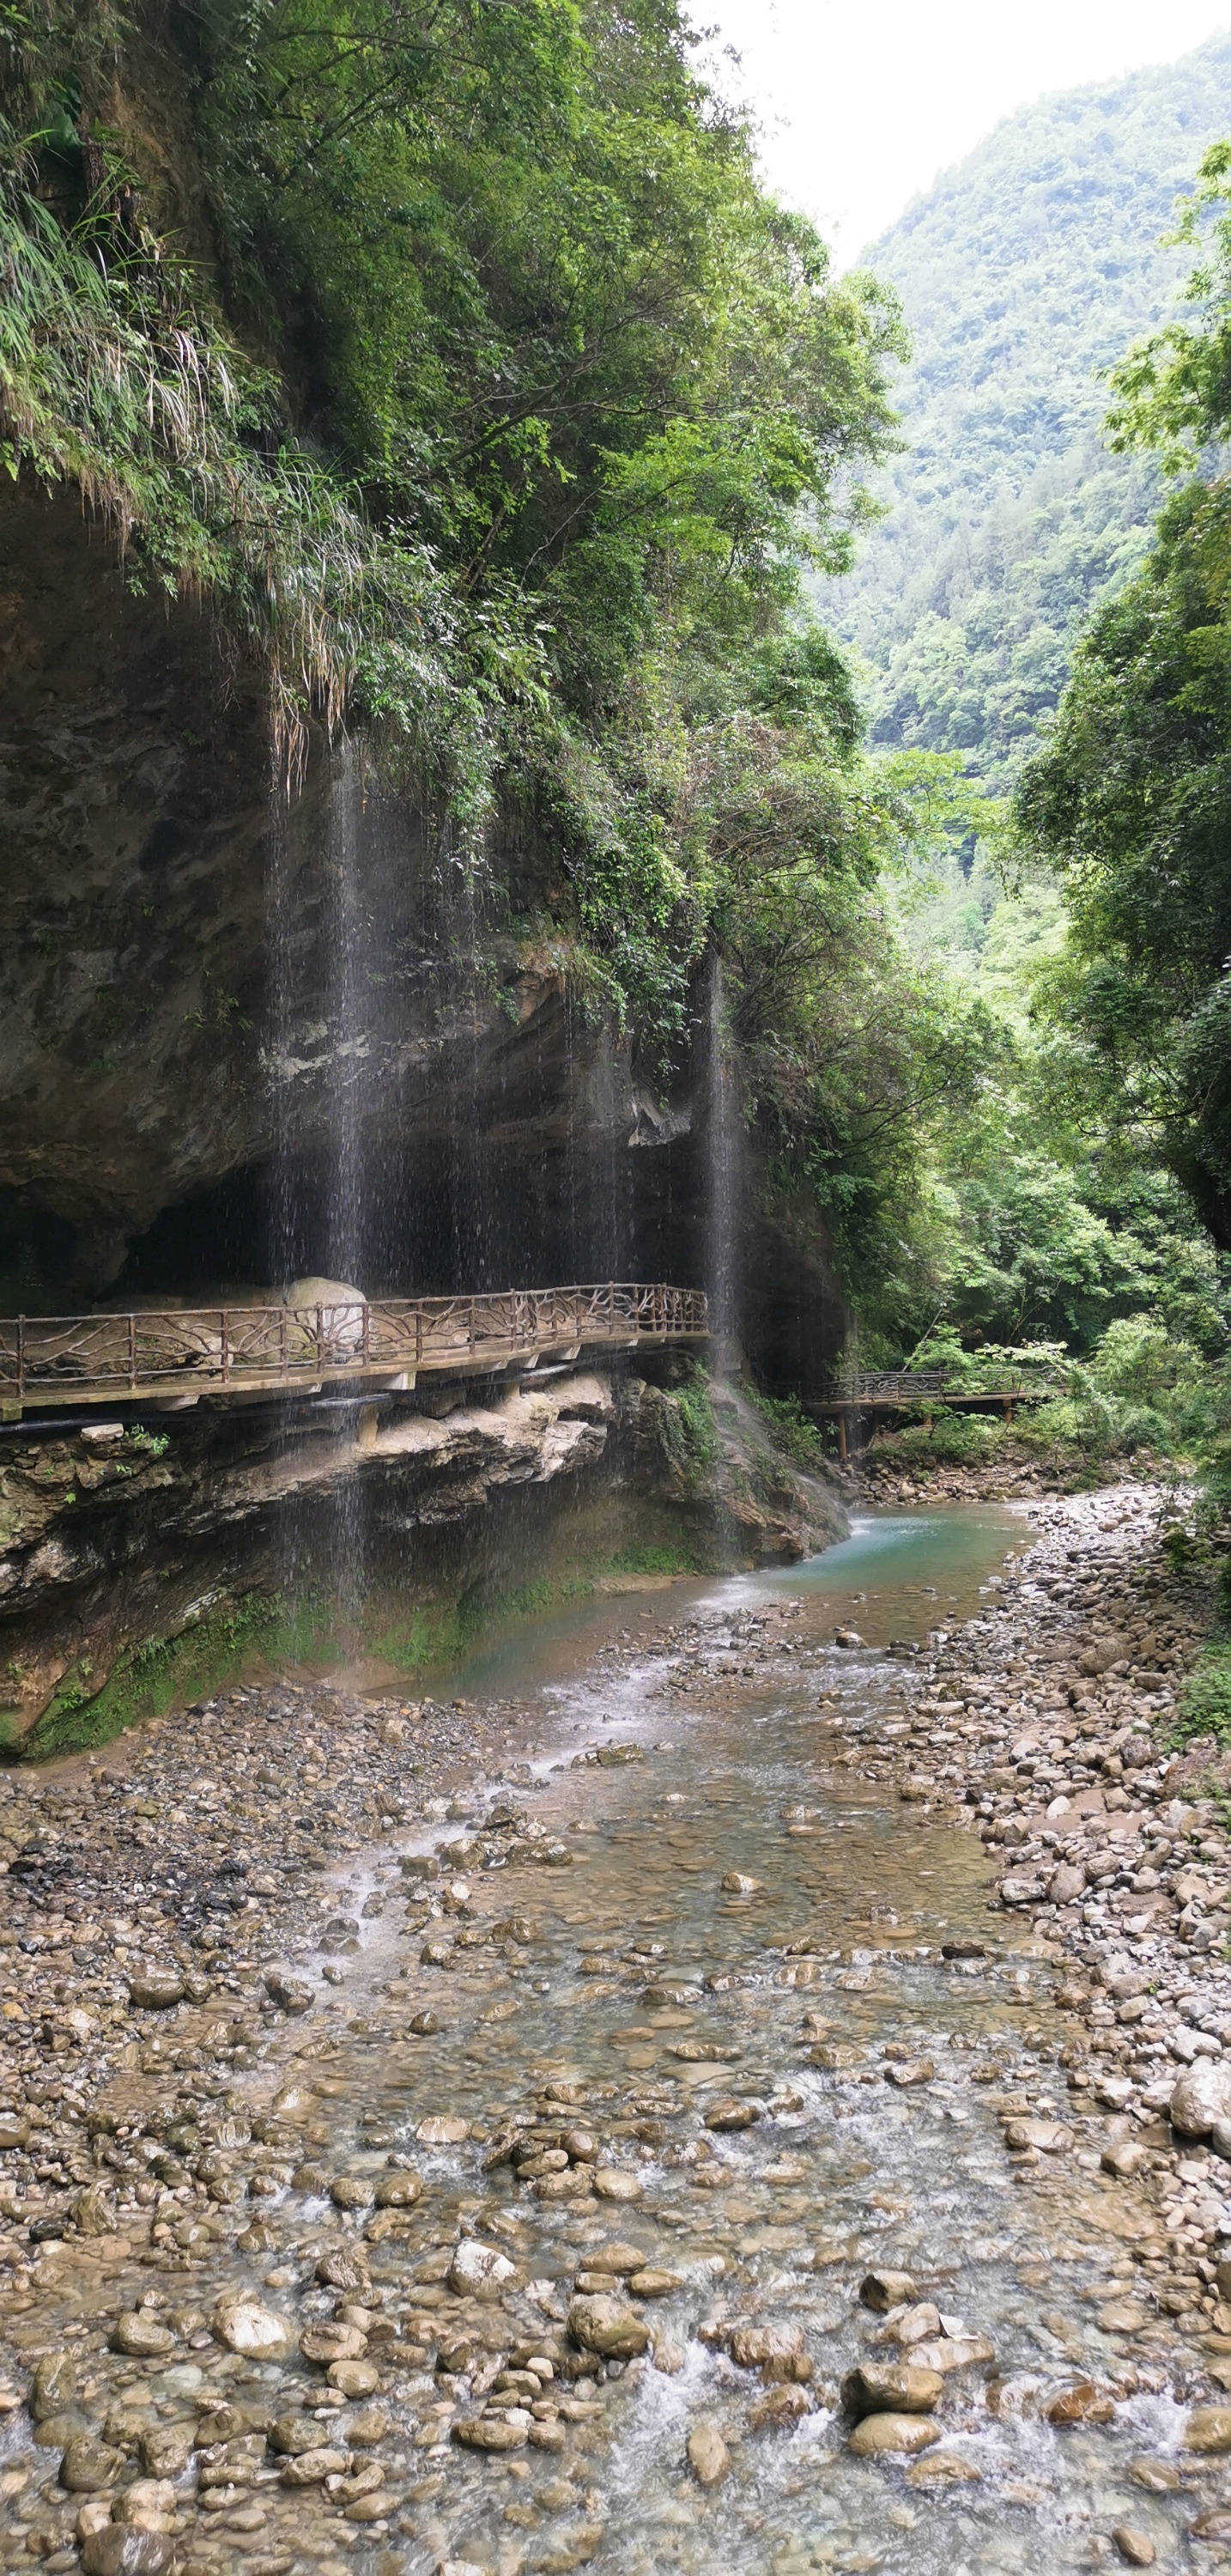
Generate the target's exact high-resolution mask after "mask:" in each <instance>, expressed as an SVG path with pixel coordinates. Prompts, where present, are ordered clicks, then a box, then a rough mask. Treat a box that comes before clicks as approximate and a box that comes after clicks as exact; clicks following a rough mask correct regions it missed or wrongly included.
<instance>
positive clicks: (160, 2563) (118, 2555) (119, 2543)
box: [81, 2522, 175, 2576]
mask: <svg viewBox="0 0 1231 2576" xmlns="http://www.w3.org/2000/svg"><path fill="white" fill-rule="evenodd" d="M174 2561H175V2546H174V2543H173V2542H172V2541H170V2540H169V2539H168V2538H167V2536H166V2534H165V2532H161V2531H125V2529H124V2527H123V2525H122V2524H121V2523H118V2522H112V2523H108V2524H107V2525H106V2526H105V2528H104V2529H103V2530H102V2531H92V2532H91V2533H90V2536H89V2538H88V2540H85V2541H83V2543H82V2548H81V2565H82V2571H83V2576H167V2571H168V2569H169V2568H170V2567H172V2566H173V2564H174Z"/></svg>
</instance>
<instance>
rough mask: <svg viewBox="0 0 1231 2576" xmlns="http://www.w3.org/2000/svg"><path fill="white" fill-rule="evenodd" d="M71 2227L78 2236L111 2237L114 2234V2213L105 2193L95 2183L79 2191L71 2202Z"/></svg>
mask: <svg viewBox="0 0 1231 2576" xmlns="http://www.w3.org/2000/svg"><path fill="white" fill-rule="evenodd" d="M73 2225H74V2227H75V2228H76V2230H77V2233H78V2235H79V2236H111V2235H113V2234H114V2232H115V2211H114V2209H113V2207H112V2205H111V2202H110V2201H109V2200H108V2198H107V2195H106V2192H105V2191H100V2190H99V2188H98V2185H97V2184H96V2183H90V2184H89V2185H87V2187H86V2189H85V2190H84V2191H79V2192H78V2194H77V2197H76V2199H75V2201H74V2202H73Z"/></svg>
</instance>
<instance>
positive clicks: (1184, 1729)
mask: <svg viewBox="0 0 1231 2576" xmlns="http://www.w3.org/2000/svg"><path fill="white" fill-rule="evenodd" d="M1205 1735H1212V1736H1213V1738H1214V1740H1215V1743H1217V1744H1231V1644H1220V1645H1213V1646H1207V1647H1206V1649H1205V1652H1204V1654H1203V1655H1202V1658H1201V1661H1200V1663H1199V1664H1198V1666H1197V1669H1196V1671H1195V1672H1193V1673H1190V1674H1189V1676H1188V1679H1187V1681H1186V1682H1185V1684H1184V1687H1183V1690H1182V1691H1181V1693H1180V1704H1179V1707H1178V1708H1177V1710H1176V1713H1175V1717H1174V1720H1173V1722H1172V1725H1171V1728H1170V1731H1169V1734H1168V1738H1167V1741H1168V1743H1169V1744H1171V1745H1173V1746H1178V1745H1182V1744H1192V1743H1193V1742H1195V1740H1196V1739H1197V1738H1198V1737H1199V1736H1205Z"/></svg>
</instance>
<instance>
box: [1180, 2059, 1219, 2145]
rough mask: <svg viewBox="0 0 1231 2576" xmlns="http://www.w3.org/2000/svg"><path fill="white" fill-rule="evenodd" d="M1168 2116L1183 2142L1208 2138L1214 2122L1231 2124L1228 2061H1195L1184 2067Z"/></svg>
mask: <svg viewBox="0 0 1231 2576" xmlns="http://www.w3.org/2000/svg"><path fill="white" fill-rule="evenodd" d="M1168 2116H1169V2118H1170V2121H1171V2126H1172V2128H1173V2129H1178V2130H1179V2132H1180V2135H1181V2137H1183V2138H1208V2136H1209V2134H1210V2131H1211V2129H1212V2128H1213V2127H1214V2126H1215V2124H1216V2123H1217V2122H1218V2121H1220V2120H1231V2058H1225V2057H1223V2058H1218V2057H1199V2058H1198V2059H1197V2060H1196V2063H1195V2064H1194V2065H1192V2066H1186V2067H1185V2069H1184V2072H1183V2074H1182V2075H1181V2077H1180V2079H1179V2082H1178V2084H1177V2085H1176V2086H1175V2089H1174V2091H1173V2093H1172V2096H1171V2101H1170V2104H1169V2106H1168Z"/></svg>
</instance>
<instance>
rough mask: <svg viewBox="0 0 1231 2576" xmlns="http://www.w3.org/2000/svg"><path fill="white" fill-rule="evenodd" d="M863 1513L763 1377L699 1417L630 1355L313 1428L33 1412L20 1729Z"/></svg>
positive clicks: (759, 1555) (15, 1443) (19, 1446)
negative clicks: (803, 1446)
mask: <svg viewBox="0 0 1231 2576" xmlns="http://www.w3.org/2000/svg"><path fill="white" fill-rule="evenodd" d="M844 1527H845V1521H844V1517H843V1514H842V1509H841V1506H840V1504H839V1503H838V1501H837V1499H836V1495H835V1494H834V1493H833V1492H832V1491H831V1490H830V1489H829V1487H828V1486H827V1485H826V1484H823V1483H821V1482H818V1481H817V1480H815V1479H813V1478H811V1477H805V1476H801V1475H798V1474H796V1473H795V1472H794V1471H793V1470H791V1469H790V1468H789V1467H787V1466H786V1465H785V1464H784V1462H783V1461H782V1460H781V1459H780V1458H779V1457H778V1456H777V1454H776V1452H775V1451H774V1448H773V1445H772V1442H771V1440H770V1438H769V1437H768V1434H767V1432H766V1430H765V1428H764V1425H763V1423H762V1421H761V1420H760V1419H759V1417H758V1416H757V1415H756V1413H755V1411H754V1410H753V1408H752V1407H750V1406H749V1404H748V1403H747V1401H746V1400H745V1399H744V1398H743V1397H742V1396H740V1395H739V1394H737V1393H730V1394H727V1395H725V1396H720V1397H719V1400H718V1403H717V1404H716V1406H715V1408H714V1414H713V1423H712V1427H711V1426H710V1424H709V1423H708V1422H706V1423H705V1425H704V1433H703V1436H700V1437H699V1436H698V1429H697V1422H696V1415H695V1410H694V1408H693V1407H691V1406H690V1405H689V1403H688V1402H687V1401H686V1400H685V1399H684V1398H682V1397H681V1395H680V1394H679V1393H676V1392H674V1391H673V1390H672V1389H671V1388H670V1387H663V1386H651V1385H649V1384H647V1382H646V1381H645V1380H643V1379H641V1378H639V1377H636V1376H633V1375H631V1374H627V1375H617V1374H614V1373H611V1372H608V1371H603V1372H599V1371H590V1370H576V1371H572V1372H568V1373H565V1374H562V1375H561V1376H560V1377H558V1378H553V1379H551V1380H550V1381H549V1382H547V1383H545V1384H543V1385H542V1386H535V1384H534V1382H533V1380H530V1381H528V1382H525V1383H523V1384H520V1385H517V1386H513V1387H507V1388H500V1387H493V1386H490V1385H489V1386H486V1387H484V1388H483V1389H482V1390H481V1391H480V1392H478V1393H477V1394H473V1395H467V1394H466V1393H465V1391H464V1390H459V1389H454V1390H452V1391H451V1392H450V1391H446V1390H439V1391H436V1392H433V1393H432V1394H431V1395H430V1396H429V1397H427V1398H426V1399H425V1400H424V1401H423V1402H422V1403H421V1404H420V1403H416V1404H414V1405H410V1404H405V1403H398V1404H396V1405H395V1404H386V1405H385V1406H383V1407H377V1406H373V1407H371V1408H365V1409H364V1411H363V1412H359V1411H358V1410H357V1409H355V1408H348V1409H347V1411H346V1412H345V1413H342V1414H335V1415H328V1414H326V1415H320V1414H317V1415H315V1416H311V1417H308V1418H307V1420H306V1421H305V1422H303V1423H302V1424H301V1426H300V1428H299V1429H298V1430H296V1431H293V1432H292V1431H290V1430H288V1428H287V1426H286V1423H285V1421H284V1420H279V1419H278V1418H277V1417H275V1416H274V1415H273V1414H272V1413H265V1414H262V1415H260V1416H259V1417H258V1416H257V1415H255V1414H245V1413H244V1412H242V1411H237V1412H232V1413H219V1414H217V1415H214V1416H213V1417H212V1418H209V1419H205V1418H202V1417H200V1416H197V1415H194V1416H192V1417H186V1416H181V1417H179V1418H178V1420H177V1419H174V1418H171V1419H169V1420H168V1421H167V1422H166V1423H165V1424H163V1425H162V1426H161V1428H160V1429H158V1430H157V1431H149V1430H142V1431H133V1430H132V1429H127V1430H126V1429H122V1428H121V1427H120V1426H118V1425H117V1426H114V1427H112V1428H108V1427H107V1426H96V1427H94V1428H93V1429H87V1430H85V1431H83V1432H76V1433H71V1434H66V1435H65V1436H64V1437H62V1438H57V1439H47V1438H43V1439H41V1440H37V1441H36V1440H34V1439H28V1440H27V1439H25V1438H23V1437H22V1435H20V1434H18V1435H16V1436H14V1437H10V1438H8V1439H7V1440H6V1441H5V1443H4V1446H3V1453H2V1457H0V1729H2V1730H3V1738H2V1740H3V1743H4V1745H5V1747H6V1749H7V1750H8V1751H9V1752H10V1753H15V1752H35V1753H43V1752H48V1751H54V1750H60V1749H65V1748H66V1747H68V1746H70V1745H73V1744H79V1743H83V1742H89V1741H95V1740H99V1738H100V1737H101V1736H103V1735H106V1734H108V1733H110V1732H113V1731H115V1729H116V1728H117V1727H118V1726H119V1725H122V1724H123V1723H125V1722H126V1721H127V1720H128V1719H129V1718H130V1717H133V1716H139V1715H141V1714H142V1713H143V1712H144V1711H145V1710H146V1709H148V1708H149V1707H151V1706H154V1705H158V1704H161V1703H162V1702H164V1701H166V1700H168V1699H171V1698H175V1697H178V1698H180V1699H183V1698H185V1697H191V1696H192V1695H193V1692H194V1690H195V1689H196V1688H198V1687H204V1686H205V1684H206V1681H207V1679H208V1678H209V1677H210V1676H212V1675H213V1674H214V1673H215V1672H216V1671H217V1670H218V1669H220V1668H225V1669H228V1670H233V1669H235V1668H236V1667H237V1666H239V1665H242V1664H243V1662H244V1661H245V1659H246V1658H248V1657H251V1656H253V1655H258V1656H259V1655H260V1654H261V1653H263V1652H270V1653H276V1654H277V1655H278V1656H279V1657H282V1656H286V1657H289V1658H292V1659H293V1658H294V1657H295V1656H296V1655H306V1656H307V1657H308V1658H309V1659H313V1658H316V1659H318V1660H322V1661H336V1660H338V1659H339V1658H341V1657H349V1658H351V1659H354V1658H355V1657H359V1658H360V1659H364V1658H368V1659H370V1657H371V1655H372V1653H373V1651H374V1649H376V1648H378V1647H379V1644H380V1641H381V1640H383V1641H384V1651H385V1653H386V1657H388V1655H390V1654H391V1655H392V1657H393V1660H394V1661H395V1662H396V1661H397V1659H398V1656H399V1655H400V1654H402V1653H408V1654H411V1655H412V1656H417V1655H424V1656H427V1657H429V1658H430V1656H431V1655H432V1653H433V1652H436V1651H438V1650H439V1651H442V1652H443V1651H445V1650H447V1647H448V1645H449V1643H450V1641H451V1640H452V1639H453V1638H454V1637H455V1635H456V1621H457V1616H458V1613H459V1608H463V1609H464V1617H463V1624H465V1619H466V1618H470V1619H472V1620H473V1619H474V1618H475V1617H478V1616H479V1615H481V1613H482V1611H483V1606H484V1602H485V1601H490V1602H491V1603H493V1604H499V1603H500V1602H501V1601H502V1600H504V1599H506V1598H507V1596H508V1595H509V1594H510V1593H514V1592H515V1591H516V1589H517V1587H518V1586H519V1585H523V1584H526V1583H527V1582H531V1581H532V1582H534V1583H535V1584H537V1585H539V1586H541V1585H542V1584H543V1583H544V1582H546V1583H547V1584H548V1586H549V1587H550V1586H551V1585H553V1584H555V1585H559V1584H561V1583H570V1584H571V1583H578V1584H581V1585H583V1586H584V1585H585V1584H586V1583H588V1582H590V1581H592V1580H593V1579H594V1578H595V1577H596V1576H598V1575H601V1574H603V1573H604V1572H610V1571H612V1570H613V1569H616V1570H618V1569H619V1568H620V1567H621V1566H625V1567H637V1566H645V1565H650V1566H657V1567H662V1568H665V1569H667V1570H671V1569H674V1570H676V1571H681V1572H682V1571H686V1570H688V1569H689V1568H692V1569H694V1570H697V1571H704V1570H710V1569H715V1570H717V1569H719V1568H722V1567H727V1566H741V1565H743V1566H750V1565H755V1564H760V1563H765V1562H782V1561H790V1560H792V1559H795V1558H798V1557H800V1556H802V1555H804V1554H807V1553H810V1552H811V1551H812V1550H814V1549H815V1548H816V1547H818V1546H823V1545H824V1544H826V1543H827V1541H828V1540H830V1539H831V1538H833V1537H835V1536H837V1535H839V1534H840V1533H841V1531H842V1530H843V1529H844ZM464 1605H468V1608H465V1607H464ZM378 1660H379V1654H378Z"/></svg>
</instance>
